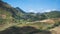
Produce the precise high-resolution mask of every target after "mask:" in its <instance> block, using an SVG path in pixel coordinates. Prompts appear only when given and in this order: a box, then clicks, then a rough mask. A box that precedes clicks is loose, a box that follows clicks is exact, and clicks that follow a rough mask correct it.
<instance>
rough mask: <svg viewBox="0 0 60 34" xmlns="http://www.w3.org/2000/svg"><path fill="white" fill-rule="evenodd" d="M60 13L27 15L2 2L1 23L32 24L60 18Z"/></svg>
mask: <svg viewBox="0 0 60 34" xmlns="http://www.w3.org/2000/svg"><path fill="white" fill-rule="evenodd" d="M59 14H60V11H51V12H46V13H26V12H24V11H23V10H22V9H20V8H19V7H16V8H14V7H12V6H11V5H9V4H8V3H6V2H3V1H2V0H0V22H1V23H2V22H3V23H5V22H7V23H8V22H11V23H20V22H27V21H28V22H31V21H38V20H44V19H48V18H60V15H59Z"/></svg>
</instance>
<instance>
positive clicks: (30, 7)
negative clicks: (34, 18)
mask: <svg viewBox="0 0 60 34" xmlns="http://www.w3.org/2000/svg"><path fill="white" fill-rule="evenodd" d="M3 1H4V2H7V3H9V4H10V5H11V6H13V7H20V8H21V9H22V10H24V11H26V12H49V11H51V10H60V0H3Z"/></svg>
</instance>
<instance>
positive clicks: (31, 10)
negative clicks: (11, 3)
mask: <svg viewBox="0 0 60 34" xmlns="http://www.w3.org/2000/svg"><path fill="white" fill-rule="evenodd" d="M28 12H34V13H37V11H36V10H33V9H30V10H28Z"/></svg>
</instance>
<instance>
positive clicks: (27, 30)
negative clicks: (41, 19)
mask: <svg viewBox="0 0 60 34" xmlns="http://www.w3.org/2000/svg"><path fill="white" fill-rule="evenodd" d="M0 34H51V32H50V31H40V30H39V29H36V28H34V27H31V26H24V27H14V26H13V27H10V28H7V29H6V30H4V31H0Z"/></svg>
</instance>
